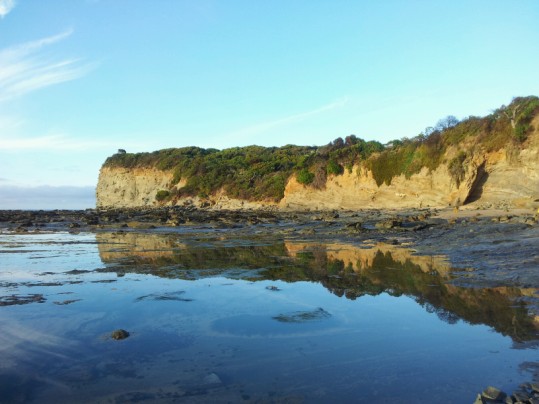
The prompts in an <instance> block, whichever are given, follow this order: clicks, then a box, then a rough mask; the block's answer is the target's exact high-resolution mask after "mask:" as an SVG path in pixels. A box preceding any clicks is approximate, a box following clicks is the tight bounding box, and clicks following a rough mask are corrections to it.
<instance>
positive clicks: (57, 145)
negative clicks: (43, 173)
mask: <svg viewBox="0 0 539 404" xmlns="http://www.w3.org/2000/svg"><path fill="white" fill-rule="evenodd" d="M117 144H118V142H117V141H86V140H77V139H73V138H72V137H69V136H66V135H61V134H52V135H43V136H34V137H18V138H13V137H3V136H1V135H0V150H4V151H7V150H49V151H59V150H87V149H100V148H111V147H112V148H114V147H115V145H117Z"/></svg>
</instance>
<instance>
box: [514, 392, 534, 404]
mask: <svg viewBox="0 0 539 404" xmlns="http://www.w3.org/2000/svg"><path fill="white" fill-rule="evenodd" d="M513 398H514V399H515V400H516V401H521V402H523V403H526V402H528V400H529V399H530V398H531V397H530V395H529V394H528V393H527V392H525V391H523V390H517V391H514V392H513Z"/></svg>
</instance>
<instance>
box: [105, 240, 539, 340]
mask: <svg viewBox="0 0 539 404" xmlns="http://www.w3.org/2000/svg"><path fill="white" fill-rule="evenodd" d="M97 241H98V246H99V254H100V257H101V259H102V261H103V262H104V263H106V264H107V268H106V269H104V270H105V271H114V272H117V273H118V274H119V275H123V274H125V273H149V274H153V275H157V276H160V277H163V278H179V279H201V278H205V277H214V276H224V277H227V278H233V279H244V280H251V281H259V280H273V281H285V282H297V281H311V282H318V283H320V284H321V285H323V286H324V287H325V288H326V289H328V290H329V291H331V293H333V294H335V295H337V296H344V297H346V298H347V299H351V300H354V299H357V298H358V297H360V296H364V295H372V296H375V295H379V294H381V293H387V294H389V295H392V296H401V295H407V296H410V297H412V298H413V299H414V300H415V301H416V302H417V303H419V304H420V305H421V306H422V307H424V308H425V310H427V311H428V312H430V313H436V314H437V316H438V317H439V318H440V319H441V320H443V321H445V322H447V323H450V324H452V323H456V322H457V321H459V320H460V319H462V320H465V321H466V322H468V323H471V324H485V325H488V326H490V327H493V328H494V329H495V330H496V331H498V332H499V333H501V334H503V335H508V336H511V337H512V338H513V340H515V341H528V340H534V339H537V332H538V328H539V322H538V319H537V317H535V316H534V315H533V314H531V313H530V312H529V310H528V308H527V307H526V304H525V302H524V300H525V298H526V297H531V296H533V295H534V294H535V293H536V292H537V290H536V289H533V288H527V289H524V288H515V287H498V288H464V287H457V286H455V285H452V284H451V283H449V282H450V280H451V267H450V265H449V264H448V262H447V261H446V259H445V258H444V257H440V256H420V255H416V254H415V253H414V251H413V250H411V249H409V248H405V247H401V246H395V245H390V244H384V243H377V244H370V245H368V244H367V245H351V244H342V243H340V244H339V243H331V244H325V243H320V242H296V241H283V240H280V241H275V240H272V241H264V240H259V241H253V240H249V241H245V240H229V239H216V240H207V239H205V240H189V239H185V238H183V239H181V238H178V236H176V235H158V234H147V233H100V234H97ZM144 298H145V299H157V298H158V297H155V296H154V297H152V296H145V297H144ZM166 298H170V299H172V298H174V299H184V297H182V296H179V295H178V296H176V295H174V296H172V297H166Z"/></svg>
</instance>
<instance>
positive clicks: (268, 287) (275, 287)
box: [266, 285, 281, 292]
mask: <svg viewBox="0 0 539 404" xmlns="http://www.w3.org/2000/svg"><path fill="white" fill-rule="evenodd" d="M266 289H267V290H271V291H273V292H278V291H279V290H281V289H279V288H278V287H277V286H273V285H271V286H266Z"/></svg>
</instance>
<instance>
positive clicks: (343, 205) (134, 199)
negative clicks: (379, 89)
mask: <svg viewBox="0 0 539 404" xmlns="http://www.w3.org/2000/svg"><path fill="white" fill-rule="evenodd" d="M172 178H173V173H172V172H171V171H162V170H158V169H156V168H135V169H128V168H120V167H103V168H102V169H101V171H100V174H99V181H98V185H97V205H98V207H144V206H146V207H151V206H159V202H158V201H157V200H156V193H157V191H159V190H171V189H177V188H181V185H182V182H180V183H178V184H172ZM186 202H187V203H190V202H191V203H194V204H196V205H198V206H200V205H203V206H207V207H210V208H215V209H241V208H250V209H251V208H252V209H256V208H267V207H272V206H274V207H276V208H281V209H299V210H304V209H321V210H324V209H362V208H380V209H383V208H392V209H393V208H419V207H447V206H454V205H463V204H469V203H472V202H473V203H475V204H481V205H483V206H498V207H499V206H504V207H505V206H509V207H522V208H534V207H535V208H537V206H539V133H538V132H537V131H536V132H535V133H534V134H533V135H532V136H530V138H529V139H528V141H527V142H526V145H525V147H524V148H522V149H520V150H516V151H515V150H514V149H513V148H503V149H501V150H498V151H496V152H492V153H479V154H475V155H473V156H472V157H471V158H470V159H469V161H468V162H467V163H466V167H465V175H464V178H463V180H462V181H460V184H459V185H458V186H457V184H456V183H455V181H454V180H453V178H452V177H451V175H450V174H449V170H448V167H447V164H441V165H440V166H439V167H438V168H437V169H436V170H434V171H429V169H427V168H426V167H424V168H423V169H422V170H421V171H420V172H419V173H417V174H413V175H411V176H410V178H406V177H405V176H404V174H403V175H400V176H398V177H395V178H394V179H393V180H392V182H391V184H390V185H387V184H385V183H384V184H381V185H380V186H379V185H377V184H376V181H375V179H374V178H373V175H372V172H371V171H370V170H368V169H367V168H365V167H363V166H360V165H355V166H353V167H352V170H351V171H348V170H345V172H344V173H343V174H342V175H333V176H329V177H328V179H327V182H326V186H325V187H324V188H322V189H317V188H313V187H311V186H306V185H302V184H300V183H298V181H297V180H296V178H295V176H291V177H290V179H289V180H288V182H287V185H286V188H285V192H284V198H283V199H282V200H281V201H280V202H278V203H272V202H258V201H247V200H239V199H236V198H229V197H228V196H227V195H226V194H224V193H223V192H218V193H216V194H214V195H210V196H209V197H207V198H200V197H186V198H178V199H176V200H175V201H174V202H168V204H169V205H170V204H184V203H186Z"/></svg>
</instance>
